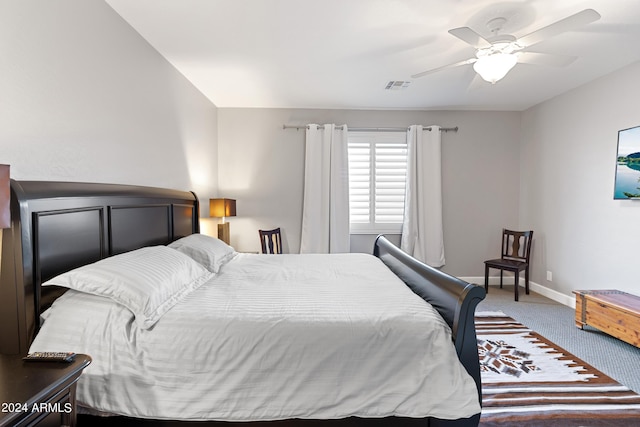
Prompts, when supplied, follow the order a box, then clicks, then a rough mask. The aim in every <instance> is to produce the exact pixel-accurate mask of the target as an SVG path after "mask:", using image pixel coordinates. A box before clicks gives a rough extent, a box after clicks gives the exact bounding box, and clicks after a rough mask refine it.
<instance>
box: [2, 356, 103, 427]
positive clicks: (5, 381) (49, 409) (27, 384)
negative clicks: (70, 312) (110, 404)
mask: <svg viewBox="0 0 640 427" xmlns="http://www.w3.org/2000/svg"><path fill="white" fill-rule="evenodd" d="M89 363H91V357H89V356H87V355H84V354H78V355H76V358H75V360H74V361H73V362H71V363H61V362H25V361H23V360H22V357H21V356H18V355H16V356H7V355H0V405H1V407H0V427H5V426H34V425H38V426H49V425H51V426H53V425H55V426H60V425H63V426H75V425H76V381H77V380H78V378H79V377H80V374H82V370H83V369H84V368H86V367H87V366H88V365H89Z"/></svg>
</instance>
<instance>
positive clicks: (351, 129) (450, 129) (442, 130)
mask: <svg viewBox="0 0 640 427" xmlns="http://www.w3.org/2000/svg"><path fill="white" fill-rule="evenodd" d="M307 126H308V125H304V126H296V125H282V129H295V130H300V129H306V128H307ZM336 128H338V129H341V128H342V125H339V126H336ZM347 129H348V130H349V131H350V132H406V130H407V129H409V128H408V127H405V128H401V127H386V128H366V127H365V128H350V127H348V128H347ZM422 130H428V131H431V126H423V127H422ZM440 131H441V132H458V126H456V127H452V128H440Z"/></svg>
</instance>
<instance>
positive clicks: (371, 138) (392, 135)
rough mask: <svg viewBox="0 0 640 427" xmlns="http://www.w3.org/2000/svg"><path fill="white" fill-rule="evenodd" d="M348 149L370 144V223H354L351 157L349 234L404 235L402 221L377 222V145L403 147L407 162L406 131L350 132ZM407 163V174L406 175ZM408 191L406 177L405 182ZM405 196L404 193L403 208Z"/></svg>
mask: <svg viewBox="0 0 640 427" xmlns="http://www.w3.org/2000/svg"><path fill="white" fill-rule="evenodd" d="M347 139H348V147H349V149H351V148H352V143H359V144H362V143H368V145H369V188H368V197H369V201H368V204H369V212H368V213H369V221H368V222H352V221H351V216H352V215H351V214H352V206H351V204H352V188H351V187H352V185H351V170H352V169H351V156H349V173H350V177H349V204H350V206H349V230H350V231H349V232H350V234H401V233H402V221H400V222H375V219H376V185H375V184H376V183H378V182H379V181H378V180H376V167H375V166H376V163H375V161H376V159H375V155H376V151H375V150H376V145H377V144H398V145H401V146H403V148H404V154H405V162H406V154H407V136H406V132H404V131H393V132H390V131H367V132H349V133H348V136H347ZM406 167H407V166H406V163H405V166H404V168H405V173H406ZM404 186H405V189H404V190H405V191H406V175H405V181H404ZM405 194H406V193H404V192H403V201H402V204H403V208H404V199H405Z"/></svg>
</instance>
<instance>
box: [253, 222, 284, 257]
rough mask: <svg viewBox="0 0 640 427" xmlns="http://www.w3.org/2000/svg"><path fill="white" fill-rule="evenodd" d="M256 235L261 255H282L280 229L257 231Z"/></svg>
mask: <svg viewBox="0 0 640 427" xmlns="http://www.w3.org/2000/svg"><path fill="white" fill-rule="evenodd" d="M258 234H260V244H261V245H262V253H263V254H281V253H282V235H281V234H280V228H274V229H273V230H258Z"/></svg>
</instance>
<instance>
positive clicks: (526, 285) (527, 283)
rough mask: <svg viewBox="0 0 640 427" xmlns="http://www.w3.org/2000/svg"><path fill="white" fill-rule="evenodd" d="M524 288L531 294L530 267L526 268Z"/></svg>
mask: <svg viewBox="0 0 640 427" xmlns="http://www.w3.org/2000/svg"><path fill="white" fill-rule="evenodd" d="M524 290H525V292H526V293H527V295H529V267H527V268H526V269H525V270H524Z"/></svg>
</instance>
